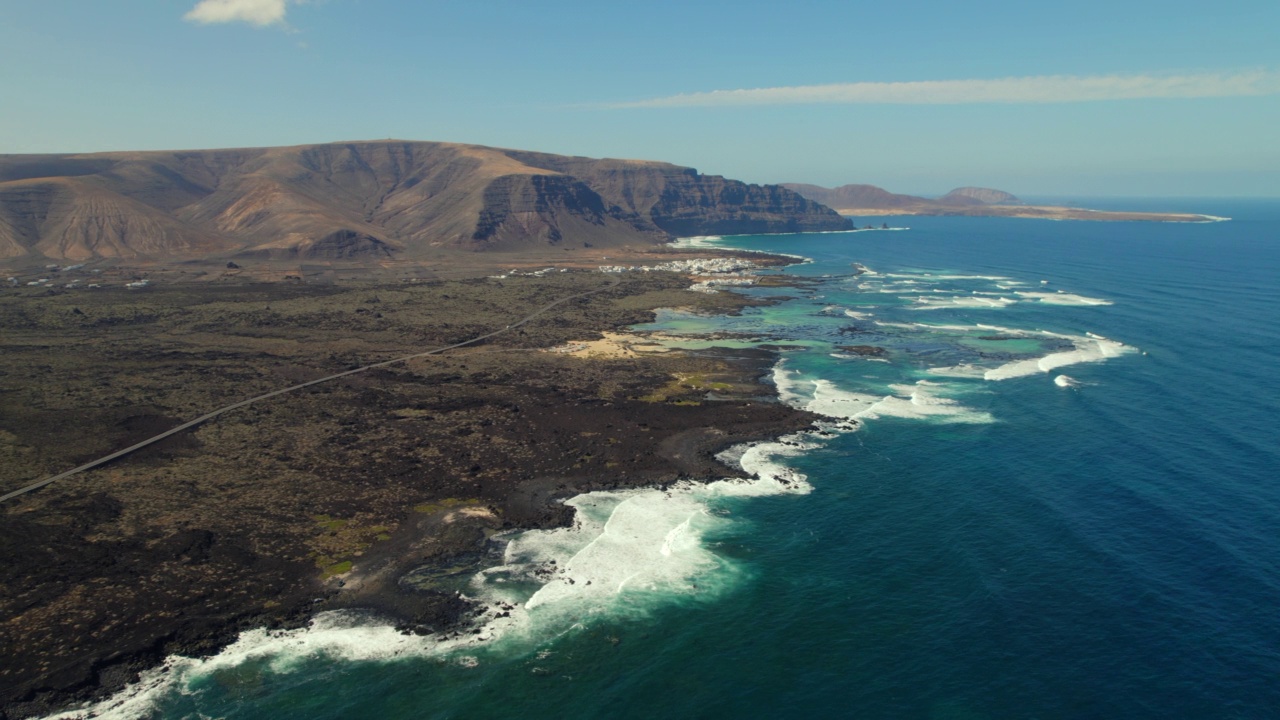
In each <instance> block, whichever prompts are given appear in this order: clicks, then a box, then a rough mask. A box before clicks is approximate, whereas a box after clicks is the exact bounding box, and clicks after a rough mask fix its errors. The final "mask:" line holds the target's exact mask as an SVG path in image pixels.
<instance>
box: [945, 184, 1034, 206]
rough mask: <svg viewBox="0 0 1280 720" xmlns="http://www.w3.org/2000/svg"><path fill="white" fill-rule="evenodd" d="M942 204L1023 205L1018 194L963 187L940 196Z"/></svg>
mask: <svg viewBox="0 0 1280 720" xmlns="http://www.w3.org/2000/svg"><path fill="white" fill-rule="evenodd" d="M938 202H939V203H940V204H942V205H1021V204H1022V201H1021V200H1019V199H1018V198H1017V197H1016V196H1014V195H1012V194H1010V193H1007V192H1005V191H1003V190H992V189H991V188H980V187H962V188H956V189H955V190H952V191H951V192H949V193H947V194H946V195H943V196H942V197H940V198H938Z"/></svg>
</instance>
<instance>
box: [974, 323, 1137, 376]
mask: <svg viewBox="0 0 1280 720" xmlns="http://www.w3.org/2000/svg"><path fill="white" fill-rule="evenodd" d="M1045 334H1046V335H1052V333H1045ZM1059 337H1064V338H1068V339H1070V340H1071V341H1072V344H1073V345H1075V349H1073V350H1067V351H1064V352H1056V353H1050V354H1048V355H1045V356H1044V357H1041V358H1033V359H1030V360H1016V361H1014V362H1010V363H1006V364H1004V365H1001V366H1000V367H998V368H995V369H992V370H988V371H986V372H985V373H984V374H983V378H984V379H986V380H1009V379H1011V378H1018V377H1025V376H1027V375H1035V374H1037V373H1042V372H1043V373H1047V372H1052V371H1054V370H1056V369H1058V368H1060V367H1066V366H1068V365H1076V364H1079V363H1086V362H1100V361H1102V360H1106V359H1108V358H1113V357H1119V356H1120V355H1124V354H1125V353H1131V352H1135V349H1134V348H1132V347H1129V346H1128V345H1125V344H1124V343H1119V342H1116V341H1115V340H1108V339H1106V338H1102V337H1087V336H1086V337H1077V336H1069V335H1064V336H1059Z"/></svg>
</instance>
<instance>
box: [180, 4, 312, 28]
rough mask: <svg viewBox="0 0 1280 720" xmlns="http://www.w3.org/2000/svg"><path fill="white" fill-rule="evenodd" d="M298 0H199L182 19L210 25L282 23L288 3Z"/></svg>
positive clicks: (261, 25) (265, 24)
mask: <svg viewBox="0 0 1280 720" xmlns="http://www.w3.org/2000/svg"><path fill="white" fill-rule="evenodd" d="M290 1H292V2H293V3H295V4H296V3H298V2H300V0H200V2H198V3H196V6H195V7H193V8H191V10H190V11H188V12H187V14H186V15H184V16H183V19H185V20H189V21H191V22H197V23H201V24H202V25H210V24H214V23H230V22H246V23H249V24H250V25H256V26H258V27H267V26H268V25H282V24H284V16H285V12H286V11H287V10H288V3H289V2H290Z"/></svg>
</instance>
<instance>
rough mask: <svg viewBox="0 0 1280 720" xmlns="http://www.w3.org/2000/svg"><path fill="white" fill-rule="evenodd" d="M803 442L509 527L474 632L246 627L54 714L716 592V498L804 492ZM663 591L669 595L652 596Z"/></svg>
mask: <svg viewBox="0 0 1280 720" xmlns="http://www.w3.org/2000/svg"><path fill="white" fill-rule="evenodd" d="M806 438H807V436H805V435H804V434H797V435H792V436H787V437H784V438H781V439H779V440H778V441H776V442H770V443H757V444H753V445H743V446H739V447H736V448H733V449H731V450H729V451H726V452H725V453H722V457H724V458H725V459H727V460H730V461H732V462H736V464H738V465H739V466H740V467H741V468H742V469H743V470H744V471H745V472H747V473H749V474H752V475H753V478H751V479H747V480H718V481H714V482H710V483H706V484H702V483H694V482H684V483H680V484H677V485H675V486H673V487H671V488H668V489H665V490H663V489H636V490H625V491H602V492H592V493H586V494H583V495H579V496H576V497H574V498H572V499H570V500H568V501H567V502H566V504H568V505H570V506H571V507H573V508H574V509H575V511H576V514H575V523H574V526H573V527H570V528H559V529H554V530H530V531H526V532H521V533H516V534H514V535H512V536H511V538H510V541H509V542H508V544H507V547H506V549H505V552H504V556H503V564H502V565H499V566H497V567H493V568H488V569H486V570H483V571H481V572H479V573H477V574H476V576H475V577H474V578H473V579H472V581H471V585H470V589H469V590H468V596H469V597H471V599H473V600H475V601H477V602H478V603H479V604H480V605H481V606H482V607H483V608H485V610H484V612H483V614H482V615H481V616H480V617H479V619H478V620H477V626H476V629H478V630H479V632H478V633H471V632H464V633H453V634H450V635H447V636H439V635H438V636H429V637H420V636H416V635H405V634H402V633H400V632H398V631H396V630H395V629H394V628H393V627H391V626H389V625H388V624H387V623H386V622H384V621H381V620H379V619H377V618H374V617H370V616H367V615H362V614H359V613H352V612H349V611H335V612H326V613H320V614H319V615H317V616H316V617H315V619H314V620H313V621H312V623H311V625H310V626H308V627H307V628H303V629H298V630H288V631H268V630H263V629H258V630H251V631H247V632H244V633H242V634H241V635H240V637H239V638H238V639H237V640H236V641H235V642H234V643H233V644H231V645H230V646H228V647H227V648H225V649H224V650H222V651H221V652H219V653H218V654H216V655H213V656H211V657H207V658H185V657H177V656H173V657H170V658H168V659H167V660H166V662H165V664H164V666H163V667H161V668H157V669H155V670H151V671H147V672H145V673H143V674H142V676H141V678H140V679H139V681H138V682H136V683H134V684H133V685H131V686H129V687H128V688H127V689H126V690H125V691H123V692H121V693H118V694H117V695H115V696H113V697H111V698H109V699H107V700H105V701H102V702H99V703H96V704H93V705H91V706H88V707H86V708H82V709H80V710H77V711H71V712H66V713H60V714H58V715H55V716H52V717H55V718H60V719H70V718H90V717H92V718H107V719H111V720H125V719H128V718H136V717H145V716H148V715H151V714H153V713H154V712H156V711H157V709H158V708H159V707H160V706H159V703H160V702H161V701H162V700H163V699H164V698H165V697H168V696H172V694H174V693H191V692H198V691H194V690H192V689H191V686H192V683H193V681H197V680H199V679H200V678H207V677H209V676H210V675H213V674H216V673H218V672H220V671H225V670H230V669H232V668H236V667H240V666H243V665H245V664H246V663H250V662H253V663H256V664H258V665H259V666H260V667H262V669H263V670H264V671H269V672H274V673H288V672H292V671H296V670H304V669H305V666H306V664H307V663H309V662H313V661H317V660H324V659H328V660H331V661H338V662H354V661H384V662H385V661H395V660H397V659H403V658H414V657H435V658H439V659H441V660H447V661H450V662H453V663H456V664H460V665H462V666H463V667H474V666H476V665H478V664H482V663H483V662H484V659H483V658H484V655H483V654H480V655H477V654H476V653H477V652H478V651H480V650H482V649H483V648H485V647H488V646H495V645H502V646H504V647H506V646H511V647H514V648H516V649H517V650H518V649H528V650H532V649H533V648H535V647H536V646H537V644H538V643H541V642H544V641H545V640H547V639H548V638H551V637H555V636H557V635H560V634H563V633H566V632H571V631H573V630H574V629H577V628H581V627H582V623H583V622H584V621H586V620H587V619H588V618H591V617H593V616H614V617H616V616H627V615H637V614H644V613H645V612H646V611H647V609H648V608H650V607H653V606H654V605H655V604H657V603H658V602H664V601H669V600H670V598H671V597H673V596H677V595H683V596H687V597H691V598H693V597H700V598H712V597H715V596H717V595H718V594H719V593H721V592H723V591H724V590H725V589H727V588H728V587H730V586H732V584H733V583H734V582H735V581H736V579H737V577H738V576H739V572H738V571H737V568H736V567H735V566H734V564H733V563H732V562H730V561H728V560H727V559H725V558H722V557H720V556H718V555H716V554H715V553H714V552H713V551H712V549H711V548H709V547H708V546H707V545H706V544H704V543H703V542H702V537H703V534H704V533H705V532H707V531H708V530H709V529H710V528H713V527H716V526H717V525H718V524H720V523H723V522H727V521H726V520H724V519H723V518H721V517H719V515H718V514H717V513H715V512H712V507H713V506H714V505H715V503H716V501H717V500H718V499H720V498H727V497H760V496H766V495H777V494H782V493H805V492H808V491H809V490H810V489H811V488H810V486H809V484H808V483H807V482H806V478H805V477H804V475H803V474H801V473H798V472H796V471H794V470H791V469H790V468H787V467H786V466H785V465H783V464H781V462H780V460H779V459H780V458H782V457H786V456H793V455H798V454H800V453H802V452H804V451H805V450H808V449H811V448H813V447H815V446H814V445H813V444H812V443H811V442H810V441H809V440H807V439H806ZM655 595H656V596H658V597H660V598H662V600H657V601H655V600H653V599H652V598H653V597H654V596H655Z"/></svg>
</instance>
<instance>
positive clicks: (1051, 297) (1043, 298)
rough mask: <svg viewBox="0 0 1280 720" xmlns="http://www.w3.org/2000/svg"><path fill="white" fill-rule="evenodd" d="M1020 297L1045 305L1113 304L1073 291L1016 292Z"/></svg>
mask: <svg viewBox="0 0 1280 720" xmlns="http://www.w3.org/2000/svg"><path fill="white" fill-rule="evenodd" d="M1014 294H1015V295H1017V296H1018V297H1020V298H1024V299H1026V300H1028V301H1036V302H1041V303H1044V304H1045V305H1076V306H1089V305H1111V304H1112V302H1111V301H1110V300H1102V299H1100V298H1091V297H1085V296H1084V295H1075V294H1072V293H1065V292H1056V293H1039V292H1015V293H1014Z"/></svg>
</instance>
